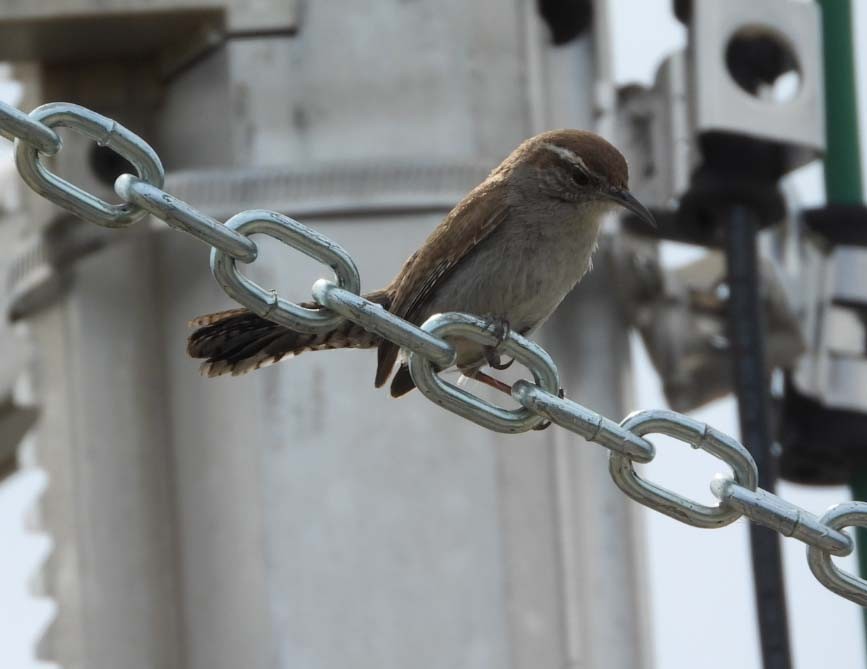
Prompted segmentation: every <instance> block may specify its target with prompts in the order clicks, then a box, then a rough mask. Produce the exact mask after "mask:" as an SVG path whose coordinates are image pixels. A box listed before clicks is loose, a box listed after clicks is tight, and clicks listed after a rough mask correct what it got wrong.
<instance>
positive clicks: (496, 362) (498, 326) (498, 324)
mask: <svg viewBox="0 0 867 669" xmlns="http://www.w3.org/2000/svg"><path fill="white" fill-rule="evenodd" d="M491 325H492V326H493V329H494V336H495V337H496V338H497V345H496V346H486V347H485V360H486V361H487V363H488V364H489V365H490V366H491V367H492V368H493V369H498V370H503V369H509V367H511V366H512V363H513V362H515V359H514V358H512V359H511V360H509V362H506V363H503V362H502V361H501V359H500V352H499V348H500V346H502V344H503V342H504V341H506V340H507V339H508V338H509V332H510V331H511V327H510V326H509V321H507V320H506V319H505V318H492V319H491ZM483 383H484V382H483Z"/></svg>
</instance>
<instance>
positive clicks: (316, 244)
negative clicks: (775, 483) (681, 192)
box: [0, 102, 867, 607]
mask: <svg viewBox="0 0 867 669" xmlns="http://www.w3.org/2000/svg"><path fill="white" fill-rule="evenodd" d="M56 127H66V128H69V129H70V130H73V131H76V132H80V133H82V134H84V135H86V136H88V137H90V138H92V139H94V140H95V141H96V142H98V143H99V144H101V145H103V146H107V147H109V148H110V149H112V150H113V151H115V152H116V153H118V154H119V155H121V156H123V157H124V158H126V159H127V160H128V161H129V162H131V163H132V164H133V166H134V167H135V168H136V171H137V173H138V176H133V175H130V174H124V175H122V176H120V177H119V178H118V179H117V181H116V182H115V192H116V193H117V194H118V196H119V197H120V198H121V200H122V201H123V204H120V205H112V204H109V203H107V202H105V201H103V200H102V199H100V198H98V197H96V196H95V195H93V194H90V193H87V192H86V191H83V190H82V189H80V188H78V187H77V186H74V185H73V184H71V183H69V182H68V181H65V180H64V179H61V178H60V177H58V176H56V175H54V174H52V173H51V172H50V171H49V170H48V169H47V168H46V167H45V166H44V164H43V163H42V157H44V156H51V155H55V154H57V153H58V152H59V151H61V150H62V143H61V141H60V138H59V137H58V135H57V133H56V132H55V131H54V128H56ZM0 134H2V135H3V136H4V137H7V138H9V139H12V140H14V141H15V160H16V165H17V167H18V171H19V173H20V174H21V177H22V178H23V179H24V181H25V182H26V183H27V184H28V185H29V186H30V187H31V188H33V190H35V191H36V192H37V193H39V194H40V195H42V196H43V197H45V198H46V199H48V200H50V201H52V202H54V203H55V204H57V205H59V206H61V207H63V208H65V209H67V210H69V211H71V212H72V213H74V214H75V215H77V216H79V217H81V218H84V219H87V220H90V221H93V222H94V223H96V224H98V225H103V226H106V227H123V226H127V225H130V224H132V223H134V222H135V221H136V220H138V219H140V218H141V217H142V216H144V215H145V214H147V213H150V214H152V215H153V216H155V217H156V218H158V219H160V220H162V221H164V222H165V223H167V224H168V225H170V226H171V227H173V228H176V229H179V230H183V231H184V232H187V233H188V234H190V235H192V236H193V237H195V238H197V239H199V240H201V241H203V242H204V243H205V244H207V245H208V246H210V247H212V248H211V271H212V272H213V274H214V277H215V278H216V280H217V282H218V283H219V284H220V286H221V287H222V288H223V290H224V291H226V293H227V294H228V295H229V296H230V297H231V298H232V299H233V300H235V301H237V302H238V303H240V304H242V305H244V306H245V307H247V308H248V309H250V310H251V311H252V312H254V313H256V314H258V315H260V316H262V317H264V318H268V319H270V320H272V321H274V322H276V323H280V324H281V325H285V326H287V327H290V328H292V329H294V330H297V331H301V332H309V333H318V332H323V331H327V330H331V329H333V328H335V327H338V326H339V325H340V324H341V323H343V322H345V320H349V321H352V322H353V323H355V324H357V325H360V326H361V327H363V328H364V329H366V330H368V331H370V332H373V333H375V334H376V335H378V336H380V337H383V338H385V339H387V340H389V341H392V342H394V343H395V344H398V345H399V346H400V347H401V348H403V349H405V350H407V351H409V367H410V372H411V374H412V377H413V380H414V381H415V383H416V385H417V386H418V388H419V390H420V391H421V392H422V393H423V394H424V395H425V397H427V398H428V399H430V400H431V401H433V402H435V403H436V404H439V405H440V406H442V407H444V408H445V409H448V410H449V411H451V412H453V413H456V414H458V415H459V416H462V417H464V418H466V419H468V420H470V421H472V422H474V423H476V424H478V425H481V426H483V427H486V428H488V429H490V430H494V431H497V432H509V433H517V432H525V431H527V430H530V429H532V428H534V427H537V426H539V425H540V424H541V423H542V422H544V421H550V422H552V423H555V424H556V425H559V426H560V427H562V428H564V429H565V430H568V431H570V432H573V433H575V434H578V435H580V436H581V437H583V438H584V439H586V440H587V441H590V442H594V443H596V444H598V445H600V446H602V447H604V448H606V449H608V450H609V451H610V460H609V471H610V474H611V477H612V479H613V480H614V482H615V483H616V484H617V485H618V486H619V487H620V489H621V490H623V492H624V493H626V494H627V495H628V496H629V497H631V498H632V499H634V500H636V501H637V502H639V503H641V504H643V505H644V506H647V507H649V508H651V509H654V510H656V511H659V512H660V513H664V514H666V515H668V516H671V517H672V518H675V519H676V520H679V521H681V522H683V523H686V524H688V525H692V526H694V527H706V528H716V527H722V526H724V525H728V524H730V523H733V522H734V521H736V520H737V519H739V518H741V517H742V516H746V517H747V518H748V519H750V520H751V521H753V522H754V523H758V524H760V525H764V526H766V527H769V528H771V529H773V530H775V531H777V532H779V533H780V534H782V535H784V536H787V537H793V538H795V539H798V540H799V541H802V542H803V543H805V544H806V545H807V561H808V564H809V566H810V569H811V571H812V572H813V574H814V575H815V577H816V578H817V579H818V580H819V581H820V582H821V583H822V584H823V585H824V586H825V587H827V588H828V589H830V590H832V591H833V592H835V593H837V594H838V595H840V596H842V597H845V598H846V599H849V600H851V601H853V602H855V603H856V604H859V605H861V606H864V607H867V581H865V580H864V579H861V578H858V577H856V576H854V575H852V574H849V573H846V572H843V571H841V570H840V569H839V568H838V567H837V566H836V565H835V564H834V563H833V562H832V561H831V556H845V555H848V554H850V553H851V552H852V551H853V550H854V543H853V540H852V538H851V537H850V536H849V535H848V534H847V533H846V532H844V531H843V529H844V528H846V527H851V526H861V527H867V503H865V502H845V503H843V504H838V505H836V506H833V507H831V508H830V509H829V510H828V511H827V512H826V513H825V515H824V516H822V517H821V518H817V517H816V516H814V515H812V514H811V513H809V512H807V511H805V510H803V509H801V508H799V507H797V506H795V505H794V504H791V503H790V502H787V501H786V500H784V499H782V498H781V497H778V496H776V495H773V494H771V493H769V492H767V491H765V490H762V489H761V488H759V487H757V478H758V474H757V470H756V464H755V462H754V461H753V458H752V456H751V455H750V454H749V452H748V451H747V450H746V449H745V448H744V447H743V446H742V445H741V444H740V443H738V442H737V441H736V440H735V439H733V438H732V437H730V436H728V435H726V434H723V433H722V432H719V431H718V430H715V429H714V428H712V427H709V426H708V425H705V424H704V423H700V422H698V421H696V420H693V419H692V418H689V417H687V416H684V415H682V414H678V413H675V412H672V411H658V410H654V411H639V412H636V413H633V414H631V415H629V416H627V417H626V418H625V419H624V420H623V421H622V422H621V423H620V424H617V423H615V422H614V421H612V420H610V419H608V418H605V417H604V416H601V415H599V414H597V413H595V412H593V411H591V410H589V409H587V408H586V407H583V406H581V405H580V404H577V403H575V402H573V401H571V400H568V399H564V398H562V397H560V396H559V388H560V380H559V375H558V373H557V368H556V366H555V364H554V362H553V360H552V359H551V357H550V356H549V355H548V353H547V352H546V351H545V350H544V349H542V348H541V347H540V346H539V345H537V344H535V343H534V342H532V341H530V340H528V339H526V338H524V337H522V336H520V335H518V334H516V333H514V332H510V333H509V334H508V336H507V338H506V340H505V341H504V342H502V343H501V344H500V350H501V351H502V352H503V353H505V354H507V355H509V356H512V357H513V358H515V359H516V360H518V361H519V362H521V363H522V364H524V365H525V366H526V367H527V368H528V369H529V370H530V372H531V374H532V375H533V379H534V382H533V383H531V382H529V381H527V380H520V381H517V382H516V383H515V384H514V385H513V386H512V397H513V399H515V400H516V401H517V402H518V403H519V404H520V405H521V408H519V409H514V410H509V409H504V408H502V407H498V406H495V405H493V404H491V403H489V402H487V401H485V400H483V399H481V398H479V397H477V396H475V395H473V394H471V393H470V392H468V391H467V390H465V389H463V388H459V387H457V386H455V385H453V384H451V383H448V382H446V381H444V380H443V379H442V377H440V375H439V371H440V370H443V369H446V368H447V367H449V366H451V365H452V364H454V360H455V350H454V349H453V348H452V346H451V344H449V343H448V341H447V340H446V339H445V337H447V336H448V337H455V336H459V337H461V338H467V339H472V340H474V341H477V342H479V343H481V344H485V345H494V344H498V343H499V341H498V339H497V336H496V331H495V328H494V326H493V325H492V324H491V323H489V322H487V321H485V320H482V319H480V318H477V317H475V316H471V315H468V314H460V313H448V314H439V315H436V316H433V317H431V318H430V319H428V320H427V322H425V323H424V324H423V325H422V326H421V327H418V326H416V325H413V324H412V323H409V322H407V321H405V320H403V319H401V318H398V317H397V316H395V315H394V314H391V313H389V312H388V311H386V310H385V309H383V308H382V307H381V306H380V305H378V304H374V303H373V302H370V301H368V300H366V299H365V298H363V297H361V296H360V295H359V292H360V283H361V282H360V278H359V275H358V270H357V269H356V267H355V263H354V262H353V260H352V257H351V256H350V255H349V254H348V253H347V252H346V251H345V250H343V248H341V247H340V246H339V245H338V244H336V243H335V242H333V241H331V240H330V239H328V238H327V237H325V236H324V235H322V234H320V233H318V232H316V231H315V230H312V229H310V228H308V227H307V226H305V225H302V224H301V223H298V222H297V221H295V220H293V219H291V218H289V217H287V216H284V215H282V214H279V213H276V212H271V211H264V210H253V211H245V212H242V213H239V214H237V215H235V216H233V217H232V218H231V219H229V220H228V221H226V222H225V223H220V222H219V221H217V220H216V219H214V218H212V217H210V216H208V215H206V214H204V213H202V212H200V211H197V210H196V209H194V208H193V207H191V206H190V205H188V204H186V203H184V202H182V201H180V200H178V199H177V198H175V197H174V196H172V195H171V194H169V193H166V192H164V191H163V190H161V188H162V184H163V177H164V173H163V167H162V164H161V163H160V160H159V157H158V156H157V154H156V153H155V152H154V150H153V149H152V148H151V147H150V146H149V145H148V144H147V143H146V142H145V141H144V140H142V139H141V138H140V137H138V136H137V135H136V134H134V133H133V132H131V131H129V130H127V129H126V128H124V127H123V126H121V125H120V124H118V123H116V122H115V121H113V120H111V119H109V118H106V117H104V116H101V115H99V114H97V113H95V112H93V111H91V110H89V109H85V108H84V107H79V106H77V105H73V104H68V103H62V102H61V103H52V104H47V105H43V106H41V107H39V108H37V109H35V110H34V111H33V112H31V113H30V114H29V115H26V114H24V113H22V112H20V111H18V110H17V109H14V108H13V107H10V106H8V105H6V104H3V103H0ZM257 233H262V234H265V235H268V236H270V237H273V238H275V239H277V240H279V241H281V242H283V243H284V244H286V245H287V246H290V247H292V248H294V249H297V250H298V251H301V252H302V253H305V254H306V255H308V256H310V257H312V258H314V259H316V260H318V261H319V262H321V263H322V264H324V265H327V266H329V267H330V268H331V269H332V271H333V272H334V275H335V277H336V279H337V283H336V284H335V283H334V282H331V281H327V280H325V279H320V280H319V281H317V282H316V283H315V284H314V286H313V297H314V299H315V300H316V302H317V303H318V304H320V305H322V307H323V309H316V310H312V309H306V308H304V307H301V306H299V305H297V304H293V303H292V302H289V301H288V300H286V299H284V298H282V297H280V296H279V295H277V294H276V292H274V291H268V290H265V289H264V288H262V287H261V286H259V285H258V284H256V283H254V282H253V281H251V280H250V279H248V278H246V277H245V276H244V275H243V274H241V273H240V272H239V271H238V268H237V263H238V262H242V263H252V262H254V261H255V260H256V257H257V255H258V247H257V246H256V244H255V242H253V240H252V239H250V235H253V234H257ZM650 433H660V434H666V435H669V436H671V437H674V438H675V439H678V440H680V441H683V442H685V443H688V444H690V445H691V446H692V447H693V448H696V449H701V450H703V451H706V452H708V453H710V454H712V455H714V456H715V457H716V458H718V459H719V460H720V461H722V462H723V463H724V464H726V465H727V466H728V467H729V468H731V470H732V472H733V478H732V477H730V476H724V475H717V477H716V478H715V479H714V480H713V481H711V483H710V487H711V490H712V492H713V494H714V495H715V496H716V497H717V499H718V500H719V504H718V505H716V506H712V507H711V506H705V505H702V504H699V503H698V502H695V501H692V500H690V499H688V498H686V497H684V496H683V495H680V494H679V493H677V492H674V491H671V490H667V489H665V488H662V487H660V486H657V485H656V484H654V483H652V482H649V481H647V480H645V479H643V478H642V477H641V476H639V475H638V474H637V473H636V471H635V464H636V463H647V462H650V461H651V460H653V458H654V456H655V454H656V450H655V448H654V445H653V444H652V443H651V442H649V441H648V440H647V439H645V435H647V434H650Z"/></svg>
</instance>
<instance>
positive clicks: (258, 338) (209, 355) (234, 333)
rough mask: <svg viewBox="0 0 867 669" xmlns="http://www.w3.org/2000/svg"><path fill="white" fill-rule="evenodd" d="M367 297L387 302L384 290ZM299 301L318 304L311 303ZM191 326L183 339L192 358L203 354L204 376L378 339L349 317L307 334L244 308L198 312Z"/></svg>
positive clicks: (364, 345)
mask: <svg viewBox="0 0 867 669" xmlns="http://www.w3.org/2000/svg"><path fill="white" fill-rule="evenodd" d="M365 297H366V298H367V299H368V300H370V301H371V302H376V303H377V304H380V305H382V306H383V307H384V308H386V309H387V308H388V306H389V303H390V295H389V294H388V293H387V292H386V291H377V292H374V293H370V294H368V295H365ZM302 306H304V307H307V308H309V309H315V308H317V307H318V305H316V304H311V303H307V304H303V305H302ZM190 326H191V327H195V328H196V330H195V331H194V332H193V333H192V334H191V335H190V337H189V339H188V340H187V353H188V354H189V355H190V356H191V357H193V358H204V362H203V363H202V365H201V372H202V374H203V375H205V376H221V375H223V374H231V375H233V376H238V375H240V374H246V373H247V372H251V371H253V370H255V369H259V368H260V367H265V366H267V365H271V364H273V363H275V362H279V361H280V360H283V359H285V358H289V357H292V356H295V355H298V354H300V353H304V352H305V351H323V350H329V349H336V348H373V347H375V346H377V345H378V344H379V341H380V339H379V337H377V336H376V335H374V334H372V333H370V332H367V331H366V330H364V329H363V328H361V327H360V326H358V325H355V324H354V323H351V322H350V321H345V322H344V323H343V324H341V325H340V326H339V327H337V328H335V329H334V330H331V331H329V332H323V333H320V334H307V333H304V332H296V331H294V330H291V329H289V328H287V327H285V326H283V325H278V324H277V323H273V322H271V321H269V320H267V319H265V318H262V317H261V316H257V315H256V314H254V313H252V312H250V311H248V310H247V309H231V310H229V311H221V312H217V313H214V314H207V315H205V316H200V317H198V318H195V319H193V320H192V321H190Z"/></svg>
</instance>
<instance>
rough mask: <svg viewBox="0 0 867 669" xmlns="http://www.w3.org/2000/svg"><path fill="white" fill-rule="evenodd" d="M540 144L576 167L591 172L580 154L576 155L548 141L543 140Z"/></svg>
mask: <svg viewBox="0 0 867 669" xmlns="http://www.w3.org/2000/svg"><path fill="white" fill-rule="evenodd" d="M542 146H543V147H545V148H546V149H548V150H549V151H552V152H553V153H556V154H557V155H558V156H560V157H561V158H563V159H564V160H566V161H567V162H570V163H572V164H573V165H576V166H577V167H579V168H581V169H582V170H584V172H586V173H587V174H592V172H591V171H590V168H589V167H587V163H585V162H584V161H583V160H582V159H581V156H578V155H576V154H575V153H574V152H572V151H570V150H569V149H567V148H564V147H562V146H557V145H556V144H551V143H550V142H543V143H542Z"/></svg>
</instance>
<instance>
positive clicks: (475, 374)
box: [463, 369, 512, 397]
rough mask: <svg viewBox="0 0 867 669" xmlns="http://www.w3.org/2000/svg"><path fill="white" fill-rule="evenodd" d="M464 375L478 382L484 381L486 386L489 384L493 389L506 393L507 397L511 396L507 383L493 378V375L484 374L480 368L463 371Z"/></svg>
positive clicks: (510, 387) (510, 388) (510, 389)
mask: <svg viewBox="0 0 867 669" xmlns="http://www.w3.org/2000/svg"><path fill="white" fill-rule="evenodd" d="M463 374H464V376H466V377H467V378H470V379H473V380H475V381H478V382H479V383H484V384H485V385H486V386H490V387H491V388H493V389H494V390H499V391H500V392H501V393H506V395H508V396H509V397H511V396H512V386H510V385H509V384H508V383H503V382H502V381H500V380H499V379H495V378H494V377H493V376H489V375H487V374H485V373H484V372H483V371H481V370H478V369H477V370H475V371H466V372H463Z"/></svg>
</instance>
